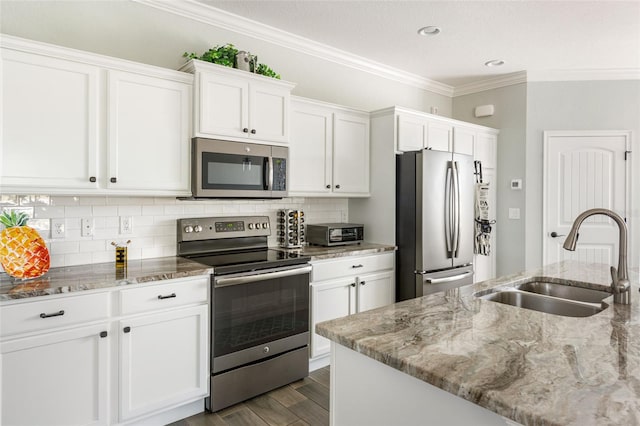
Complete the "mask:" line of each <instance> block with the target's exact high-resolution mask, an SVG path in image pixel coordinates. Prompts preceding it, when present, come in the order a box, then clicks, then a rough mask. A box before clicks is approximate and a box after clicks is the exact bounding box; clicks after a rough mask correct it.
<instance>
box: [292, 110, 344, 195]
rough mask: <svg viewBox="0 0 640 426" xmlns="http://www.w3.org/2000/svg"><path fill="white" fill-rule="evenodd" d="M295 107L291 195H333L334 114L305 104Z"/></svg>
mask: <svg viewBox="0 0 640 426" xmlns="http://www.w3.org/2000/svg"><path fill="white" fill-rule="evenodd" d="M291 105H292V111H291V142H290V144H289V194H295V193H305V194H309V193H315V194H326V193H330V192H331V167H332V164H331V156H332V149H333V133H332V131H331V130H332V123H333V114H332V112H331V110H329V109H327V108H322V107H320V106H317V105H312V104H307V103H304V102H298V101H294V102H292V104H291Z"/></svg>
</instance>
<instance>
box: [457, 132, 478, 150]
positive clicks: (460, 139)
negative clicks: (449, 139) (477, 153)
mask: <svg viewBox="0 0 640 426" xmlns="http://www.w3.org/2000/svg"><path fill="white" fill-rule="evenodd" d="M475 140H476V132H475V130H472V129H465V128H464V127H455V128H454V129H453V152H455V153H457V154H466V155H473V147H474V145H475Z"/></svg>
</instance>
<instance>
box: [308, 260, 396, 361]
mask: <svg viewBox="0 0 640 426" xmlns="http://www.w3.org/2000/svg"><path fill="white" fill-rule="evenodd" d="M311 265H312V266H313V272H312V281H311V330H312V333H311V358H312V359H314V358H318V357H324V356H327V355H328V354H329V348H330V341H329V340H328V339H326V338H324V337H322V336H320V335H318V334H316V333H315V326H316V324H317V323H320V322H323V321H328V320H332V319H335V318H340V317H344V316H347V315H351V314H355V313H357V312H363V311H367V310H369V309H375V308H379V307H381V306H385V305H388V304H391V303H393V302H394V301H395V279H394V269H393V268H394V254H393V253H384V254H376V255H370V256H354V257H348V258H341V259H338V260H329V261H317V262H311Z"/></svg>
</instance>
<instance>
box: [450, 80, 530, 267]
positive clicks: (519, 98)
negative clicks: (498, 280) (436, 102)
mask: <svg viewBox="0 0 640 426" xmlns="http://www.w3.org/2000/svg"><path fill="white" fill-rule="evenodd" d="M526 97H527V93H526V84H525V83H521V84H516V85H512V86H507V87H501V88H498V89H492V90H485V91H483V92H478V93H473V94H469V95H464V96H457V97H455V98H454V99H453V118H456V119H458V120H463V121H467V122H471V123H476V124H480V125H483V126H488V127H493V128H496V129H499V130H500V134H499V135H498V187H497V194H496V195H497V198H498V202H497V204H498V205H497V206H496V208H497V215H496V221H497V223H496V225H495V227H494V230H495V232H496V239H497V241H496V245H497V248H496V269H497V275H498V276H501V275H507V274H511V273H515V272H518V271H522V270H524V269H525V246H526V244H523V241H525V219H526V216H527V212H526V208H525V191H526V190H527V182H526V180H525V175H524V171H525V168H526V165H527V159H526V157H525V143H526V136H525V127H526V114H527V103H526ZM487 104H492V105H494V106H495V113H494V115H493V116H491V117H481V118H476V117H475V115H474V109H475V107H477V106H479V105H487ZM515 178H522V179H523V181H525V182H524V191H514V190H511V189H510V182H511V179H515ZM509 208H519V209H520V217H521V219H520V220H514V219H509V216H508V212H509ZM527 244H528V241H527Z"/></svg>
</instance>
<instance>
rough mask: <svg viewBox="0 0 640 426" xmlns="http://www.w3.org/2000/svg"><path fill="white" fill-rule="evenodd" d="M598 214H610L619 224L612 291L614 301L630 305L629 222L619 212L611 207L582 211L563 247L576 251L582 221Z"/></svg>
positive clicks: (612, 271)
mask: <svg viewBox="0 0 640 426" xmlns="http://www.w3.org/2000/svg"><path fill="white" fill-rule="evenodd" d="M596 214H602V215H605V216H609V217H610V218H611V219H613V220H614V221H615V222H616V223H617V224H618V229H619V230H620V237H619V241H618V270H616V268H615V267H613V266H612V267H611V293H613V303H620V304H622V305H628V304H630V303H631V284H630V282H629V269H628V267H627V224H626V223H625V222H624V219H622V218H621V217H620V215H619V214H617V213H615V212H613V211H611V210H609V209H591V210H587V211H584V212H582V213H580V215H578V217H577V218H576V220H575V221H574V222H573V226H572V227H571V231H569V235H567V239H566V240H564V244H563V246H562V247H564V249H565V250H570V251H575V249H576V243H577V242H578V229H579V228H580V225H582V222H584V220H585V219H586V218H588V217H589V216H593V215H596Z"/></svg>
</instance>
